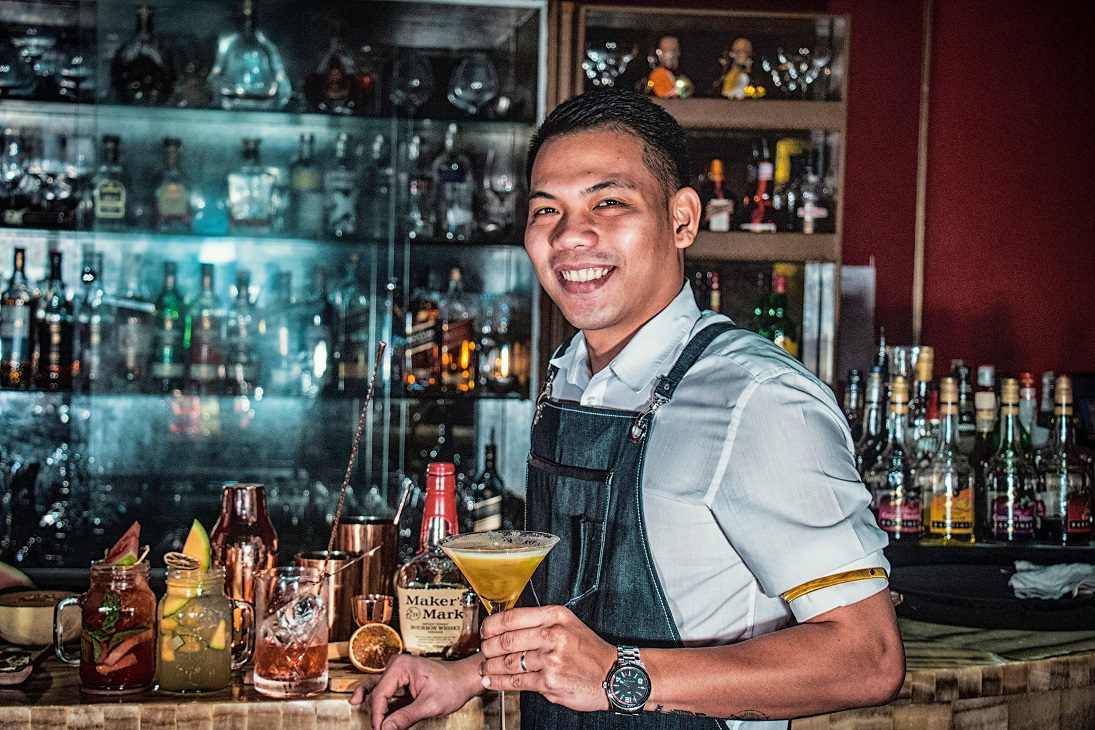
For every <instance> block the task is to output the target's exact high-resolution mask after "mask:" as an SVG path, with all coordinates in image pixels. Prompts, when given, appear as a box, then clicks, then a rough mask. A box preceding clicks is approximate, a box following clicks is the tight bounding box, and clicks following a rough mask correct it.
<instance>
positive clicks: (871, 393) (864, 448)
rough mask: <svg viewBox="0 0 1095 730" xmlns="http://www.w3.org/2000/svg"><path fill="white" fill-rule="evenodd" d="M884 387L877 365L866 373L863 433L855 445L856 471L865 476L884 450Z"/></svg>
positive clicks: (880, 371)
mask: <svg viewBox="0 0 1095 730" xmlns="http://www.w3.org/2000/svg"><path fill="white" fill-rule="evenodd" d="M885 412H886V386H885V384H884V383H883V381H882V370H881V368H879V367H878V366H877V365H876V366H874V367H872V368H871V370H870V372H869V373H867V390H866V398H865V405H864V406H863V433H862V435H861V436H860V437H859V440H858V441H856V444H855V462H856V470H857V471H859V476H860V477H861V478H862V477H864V476H866V474H867V470H868V469H870V468H871V467H872V466H874V465H875V463H876V462H877V461H878V457H879V455H881V454H882V451H883V450H884V449H885V448H886V413H885Z"/></svg>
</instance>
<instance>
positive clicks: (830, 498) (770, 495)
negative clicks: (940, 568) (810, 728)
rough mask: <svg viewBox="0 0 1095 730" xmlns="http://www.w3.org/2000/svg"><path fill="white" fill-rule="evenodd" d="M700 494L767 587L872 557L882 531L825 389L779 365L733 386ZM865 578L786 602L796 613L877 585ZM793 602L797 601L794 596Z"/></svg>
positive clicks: (853, 598)
mask: <svg viewBox="0 0 1095 730" xmlns="http://www.w3.org/2000/svg"><path fill="white" fill-rule="evenodd" d="M737 406H738V407H737V413H735V417H734V419H733V421H732V422H731V425H730V432H729V433H728V434H727V441H726V443H725V444H724V446H723V449H724V452H723V455H722V457H723V458H722V464H723V465H724V468H725V470H724V472H723V474H722V476H721V478H719V479H717V480H716V482H715V483H714V485H713V486H712V491H711V492H710V493H709V494H708V498H707V500H706V501H707V503H708V506H709V507H710V509H711V511H712V513H713V514H714V516H715V519H716V520H717V521H718V523H719V526H720V527H721V529H722V531H723V533H724V534H725V535H726V537H727V539H728V540H729V541H730V543H731V544H732V545H733V546H734V549H735V550H736V551H737V552H738V554H739V555H740V556H741V558H742V560H743V561H744V563H745V565H746V566H747V567H748V568H749V570H750V571H751V572H752V573H753V575H754V576H756V578H757V581H758V582H759V583H760V586H761V589H762V590H763V591H764V593H765V594H766V595H768V596H772V597H775V596H778V595H780V594H781V593H783V592H785V591H787V590H790V589H792V588H795V587H797V586H800V585H802V584H803V583H806V582H808V581H811V580H814V579H816V578H820V577H822V576H825V575H829V574H832V573H836V572H841V571H843V570H852V569H856V568H863V567H874V566H881V567H883V568H888V564H887V563H886V560H885V558H884V557H883V555H882V548H883V547H885V545H886V542H887V540H886V535H885V533H883V532H882V531H881V530H880V529H879V528H878V527H877V525H876V524H875V521H874V517H873V515H872V514H871V512H870V510H869V504H870V495H869V493H868V491H867V488H866V487H865V486H864V485H863V483H862V482H861V481H860V478H859V474H858V473H857V471H856V468H855V460H854V457H853V451H852V448H853V447H852V442H851V436H850V434H849V432H848V427H847V424H846V423H845V421H844V417H843V414H841V413H840V412H839V411H838V410H837V406H836V401H835V400H834V399H833V396H832V394H831V393H830V392H829V391H828V389H826V388H824V387H823V386H822V385H820V384H819V383H818V382H817V381H815V380H813V379H812V378H809V377H807V376H805V375H803V374H801V373H797V372H794V371H785V372H783V373H780V374H778V375H775V376H772V377H769V378H767V379H763V380H759V381H756V382H754V383H752V384H751V385H750V386H749V387H748V388H747V389H746V391H745V392H743V393H742V395H741V397H740V398H739V400H738V404H737ZM885 586H886V582H885V581H883V580H881V579H871V580H863V581H856V582H849V583H843V584H840V585H837V586H831V587H829V588H824V589H821V590H818V591H815V592H814V593H811V594H808V595H807V596H804V597H802V598H799V599H797V600H795V601H792V602H791V604H790V605H791V610H792V612H793V613H794V614H795V617H796V618H797V619H798V620H799V621H805V620H807V619H810V618H813V617H814V616H817V615H819V614H821V613H824V612H825V611H828V610H831V609H833V608H836V607H838V606H842V605H848V604H851V603H855V602H857V601H860V600H862V599H864V598H867V597H868V596H870V595H873V594H874V593H877V592H878V591H879V590H882V589H883V588H885ZM796 604H797V605H796Z"/></svg>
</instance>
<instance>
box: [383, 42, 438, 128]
mask: <svg viewBox="0 0 1095 730" xmlns="http://www.w3.org/2000/svg"><path fill="white" fill-rule="evenodd" d="M433 86H434V82H433V67H432V66H431V65H430V60H429V59H428V58H426V57H425V56H423V55H422V54H420V53H414V52H412V53H407V54H405V55H403V56H400V57H399V58H397V59H396V61H395V64H394V65H393V67H392V91H391V93H390V94H389V95H388V98H389V99H391V102H392V103H393V104H395V105H396V106H402V107H406V108H407V110H408V111H409V112H410V113H411V115H412V116H413V115H414V112H415V110H416V109H418V107H420V106H422V105H423V104H425V103H426V101H427V100H428V99H429V98H430V94H432V93H433Z"/></svg>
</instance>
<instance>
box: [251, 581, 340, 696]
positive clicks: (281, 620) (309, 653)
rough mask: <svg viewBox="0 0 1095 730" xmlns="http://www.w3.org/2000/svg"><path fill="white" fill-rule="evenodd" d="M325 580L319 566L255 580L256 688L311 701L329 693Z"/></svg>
mask: <svg viewBox="0 0 1095 730" xmlns="http://www.w3.org/2000/svg"><path fill="white" fill-rule="evenodd" d="M326 585H327V581H325V580H324V579H323V573H322V571H321V570H320V569H319V568H303V567H288V568H269V569H267V570H263V571H261V572H259V573H258V574H257V575H256V576H255V613H256V616H257V617H258V631H257V632H256V635H255V689H257V690H258V691H259V692H262V693H263V694H266V695H270V696H273V697H308V696H310V695H314V694H318V693H320V692H323V691H325V690H326V689H327V600H328V599H327V591H326Z"/></svg>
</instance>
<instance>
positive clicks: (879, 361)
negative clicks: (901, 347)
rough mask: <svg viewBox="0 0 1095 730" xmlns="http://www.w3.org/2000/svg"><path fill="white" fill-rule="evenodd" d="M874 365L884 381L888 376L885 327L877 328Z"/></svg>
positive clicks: (888, 355) (888, 359)
mask: <svg viewBox="0 0 1095 730" xmlns="http://www.w3.org/2000/svg"><path fill="white" fill-rule="evenodd" d="M874 367H876V368H878V371H879V372H880V373H882V382H883V383H886V382H888V381H889V377H890V351H889V350H888V349H887V348H886V328H885V327H879V328H878V350H876V351H875V356H874Z"/></svg>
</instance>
